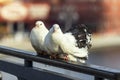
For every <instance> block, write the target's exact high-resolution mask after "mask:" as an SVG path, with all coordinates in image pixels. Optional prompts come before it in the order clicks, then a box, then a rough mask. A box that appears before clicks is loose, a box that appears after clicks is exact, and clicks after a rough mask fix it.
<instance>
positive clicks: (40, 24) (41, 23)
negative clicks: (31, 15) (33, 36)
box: [35, 21, 44, 27]
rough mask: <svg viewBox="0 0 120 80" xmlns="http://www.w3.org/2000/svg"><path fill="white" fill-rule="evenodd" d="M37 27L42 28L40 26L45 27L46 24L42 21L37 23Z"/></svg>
mask: <svg viewBox="0 0 120 80" xmlns="http://www.w3.org/2000/svg"><path fill="white" fill-rule="evenodd" d="M35 25H36V27H40V26H43V25H44V23H43V22H42V21H37V22H36V23H35Z"/></svg>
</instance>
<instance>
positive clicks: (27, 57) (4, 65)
mask: <svg viewBox="0 0 120 80" xmlns="http://www.w3.org/2000/svg"><path fill="white" fill-rule="evenodd" d="M0 54H5V55H10V56H15V57H19V58H22V59H24V65H19V64H15V63H12V62H7V61H3V60H0V71H4V72H7V73H10V74H13V75H15V76H17V77H18V79H19V80H73V79H71V78H70V77H69V76H64V75H62V74H60V73H55V72H52V71H48V70H42V69H38V68H35V67H33V61H34V62H39V63H43V64H48V65H51V66H55V67H59V68H63V69H67V70H71V71H75V72H79V73H84V74H88V75H92V76H94V77H95V78H94V80H104V79H109V80H120V71H119V70H116V69H111V68H107V67H103V66H97V65H91V64H79V65H77V64H72V63H67V62H62V61H56V60H51V59H47V58H42V57H38V56H36V55H34V54H35V53H33V52H29V51H24V50H19V49H14V48H10V47H5V46H0ZM31 75H32V76H31ZM33 76H34V77H33Z"/></svg>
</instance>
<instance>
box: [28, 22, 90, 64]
mask: <svg viewBox="0 0 120 80" xmlns="http://www.w3.org/2000/svg"><path fill="white" fill-rule="evenodd" d="M81 26H82V27H81ZM81 26H79V27H75V28H73V29H70V30H69V31H67V32H66V33H63V32H62V30H61V28H60V26H59V25H58V24H54V25H53V26H52V27H51V28H50V30H48V29H47V28H46V27H45V25H44V23H43V22H42V21H37V22H36V24H35V27H34V28H33V29H32V31H31V33H30V41H31V44H32V46H33V48H34V49H35V50H36V52H37V53H38V55H47V56H49V57H50V58H55V59H57V58H59V59H62V60H67V61H74V62H81V63H85V61H86V59H87V58H88V49H89V48H90V46H91V35H90V33H88V30H87V28H86V27H85V26H84V25H81ZM80 30H81V31H80Z"/></svg>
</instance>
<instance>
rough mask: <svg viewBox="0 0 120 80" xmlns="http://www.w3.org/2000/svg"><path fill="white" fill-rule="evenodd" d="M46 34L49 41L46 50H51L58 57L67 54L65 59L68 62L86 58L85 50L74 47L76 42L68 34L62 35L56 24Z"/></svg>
mask: <svg viewBox="0 0 120 80" xmlns="http://www.w3.org/2000/svg"><path fill="white" fill-rule="evenodd" d="M48 34H49V41H50V42H51V43H48V44H49V46H48V50H51V52H53V53H56V54H58V55H59V54H61V53H63V54H67V55H69V56H68V57H67V58H68V60H70V61H78V59H79V58H82V57H86V56H88V54H87V53H88V52H87V50H86V49H83V48H78V47H76V40H75V39H74V37H72V35H71V34H69V33H68V34H67V33H66V34H63V32H62V31H61V29H60V27H59V25H58V24H54V25H53V27H52V28H51V29H50V31H49V33H48ZM67 35H68V36H67ZM70 39H72V40H70ZM71 56H72V57H71ZM73 58H74V59H73Z"/></svg>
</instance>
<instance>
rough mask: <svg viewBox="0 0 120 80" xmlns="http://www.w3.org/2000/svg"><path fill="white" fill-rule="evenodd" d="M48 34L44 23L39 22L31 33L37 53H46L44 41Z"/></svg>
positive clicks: (32, 42)
mask: <svg viewBox="0 0 120 80" xmlns="http://www.w3.org/2000/svg"><path fill="white" fill-rule="evenodd" d="M47 33H48V29H47V28H46V27H45V25H44V23H43V22H42V21H37V22H36V23H35V27H34V28H33V29H32V30H31V33H30V41H31V44H32V46H33V48H34V49H35V50H36V52H38V53H41V51H45V46H44V40H45V36H46V35H47Z"/></svg>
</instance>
